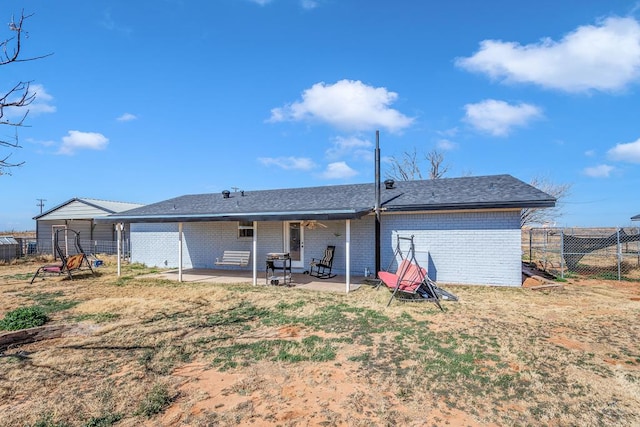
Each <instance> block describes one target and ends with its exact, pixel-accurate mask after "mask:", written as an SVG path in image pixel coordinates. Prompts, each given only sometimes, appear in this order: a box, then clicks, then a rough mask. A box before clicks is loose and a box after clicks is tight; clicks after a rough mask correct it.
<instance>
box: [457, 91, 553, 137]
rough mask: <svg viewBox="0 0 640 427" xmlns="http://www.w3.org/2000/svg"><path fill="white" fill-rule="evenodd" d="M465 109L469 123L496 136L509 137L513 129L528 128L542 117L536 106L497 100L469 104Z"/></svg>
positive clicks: (466, 119)
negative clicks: (533, 121)
mask: <svg viewBox="0 0 640 427" xmlns="http://www.w3.org/2000/svg"><path fill="white" fill-rule="evenodd" d="M464 108H465V111H466V115H465V118H464V120H465V121H466V122H467V123H469V124H470V125H471V126H473V127H474V128H476V129H477V130H479V131H481V132H485V133H489V134H491V135H494V136H507V135H508V134H509V133H510V132H511V130H512V128H514V127H521V126H526V125H527V124H528V123H529V122H530V121H531V120H534V119H537V118H540V117H542V111H541V110H540V108H538V107H536V106H535V105H531V104H524V103H520V104H518V105H512V104H509V103H507V102H504V101H498V100H495V99H486V100H484V101H481V102H479V103H477V104H467V105H465V106H464Z"/></svg>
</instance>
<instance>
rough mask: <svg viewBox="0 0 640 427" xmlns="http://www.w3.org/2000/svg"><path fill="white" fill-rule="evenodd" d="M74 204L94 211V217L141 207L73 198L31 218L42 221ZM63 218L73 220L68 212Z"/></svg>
mask: <svg viewBox="0 0 640 427" xmlns="http://www.w3.org/2000/svg"><path fill="white" fill-rule="evenodd" d="M74 202H78V203H81V204H83V205H85V206H87V207H88V208H93V209H95V211H96V212H94V213H95V214H96V215H100V216H102V215H108V214H112V213H118V212H123V211H126V210H130V209H134V208H137V207H140V206H143V205H142V204H140V203H127V202H114V201H111V200H100V199H90V198H86V197H74V198H73V199H70V200H67V201H66V202H64V203H61V204H59V205H57V206H54V207H53V208H51V209H49V210H47V211H45V212H43V213H41V214H40V215H36V216H35V217H33V219H35V220H39V219H42V218H44V217H46V216H48V215H50V214H51V213H53V212H56V211H59V210H63V209H64V208H65V207H67V206H69V205H71V204H73V203H74ZM98 211H102V213H98ZM69 215H71V216H69ZM65 218H66V219H75V218H74V217H73V215H72V214H71V213H70V212H65ZM81 218H86V215H84V216H81ZM44 219H49V218H44ZM56 219H57V218H56Z"/></svg>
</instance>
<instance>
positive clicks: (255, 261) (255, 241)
mask: <svg viewBox="0 0 640 427" xmlns="http://www.w3.org/2000/svg"><path fill="white" fill-rule="evenodd" d="M257 251H258V221H253V257H252V258H253V267H252V268H253V286H256V285H257V284H258V257H257Z"/></svg>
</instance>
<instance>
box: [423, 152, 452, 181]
mask: <svg viewBox="0 0 640 427" xmlns="http://www.w3.org/2000/svg"><path fill="white" fill-rule="evenodd" d="M427 160H429V163H430V164H431V169H430V170H429V179H439V178H442V177H443V176H444V174H446V173H447V171H448V170H449V166H445V165H443V164H442V162H443V161H444V155H443V154H442V153H440V152H438V150H435V149H433V150H431V151H429V154H427Z"/></svg>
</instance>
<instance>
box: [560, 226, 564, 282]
mask: <svg viewBox="0 0 640 427" xmlns="http://www.w3.org/2000/svg"><path fill="white" fill-rule="evenodd" d="M560 277H561V278H562V279H564V228H563V229H561V230H560Z"/></svg>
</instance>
